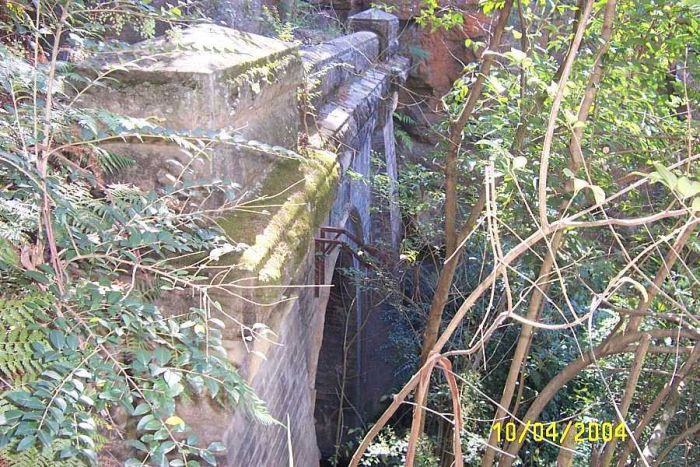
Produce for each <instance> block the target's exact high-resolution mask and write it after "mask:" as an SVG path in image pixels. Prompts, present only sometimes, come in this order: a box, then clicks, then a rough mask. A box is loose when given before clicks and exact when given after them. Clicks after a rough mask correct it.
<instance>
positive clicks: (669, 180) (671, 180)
mask: <svg viewBox="0 0 700 467" xmlns="http://www.w3.org/2000/svg"><path fill="white" fill-rule="evenodd" d="M654 168H655V169H656V172H657V173H658V174H659V176H660V177H661V181H662V182H663V183H664V184H665V185H666V186H667V187H669V188H670V189H672V190H675V189H676V185H677V184H678V177H676V176H675V175H674V174H673V172H671V171H670V170H668V169H667V168H666V167H664V166H663V165H661V164H659V163H658V162H654Z"/></svg>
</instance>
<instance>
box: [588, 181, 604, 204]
mask: <svg viewBox="0 0 700 467" xmlns="http://www.w3.org/2000/svg"><path fill="white" fill-rule="evenodd" d="M591 190H593V198H594V199H595V202H596V204H603V202H604V201H605V191H603V189H602V188H601V187H599V186H597V185H591Z"/></svg>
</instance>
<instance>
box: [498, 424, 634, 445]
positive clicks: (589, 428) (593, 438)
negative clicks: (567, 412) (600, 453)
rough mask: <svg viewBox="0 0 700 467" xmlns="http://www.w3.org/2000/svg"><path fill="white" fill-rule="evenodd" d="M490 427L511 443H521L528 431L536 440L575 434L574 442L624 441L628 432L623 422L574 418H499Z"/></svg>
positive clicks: (561, 440)
mask: <svg viewBox="0 0 700 467" xmlns="http://www.w3.org/2000/svg"><path fill="white" fill-rule="evenodd" d="M491 431H495V432H496V439H497V440H498V442H502V441H506V442H508V443H512V442H514V441H517V442H518V443H522V442H524V441H525V438H526V437H527V436H528V435H529V436H530V437H531V438H532V440H533V441H535V442H537V443H540V442H543V441H545V440H547V441H551V442H553V443H557V444H563V443H564V440H565V439H566V437H567V436H573V440H574V442H575V443H585V442H589V443H597V442H600V441H602V442H605V443H607V442H610V441H612V440H617V441H624V440H626V439H627V436H629V435H628V434H627V431H626V430H625V425H624V423H617V424H614V423H613V422H597V421H588V422H575V421H573V420H569V421H568V422H566V423H557V422H530V421H528V422H525V424H524V425H520V424H518V423H515V422H513V421H510V422H506V423H502V422H496V423H494V424H493V425H492V426H491Z"/></svg>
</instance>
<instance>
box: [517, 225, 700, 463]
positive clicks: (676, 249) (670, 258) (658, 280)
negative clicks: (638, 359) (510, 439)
mask: <svg viewBox="0 0 700 467" xmlns="http://www.w3.org/2000/svg"><path fill="white" fill-rule="evenodd" d="M696 225H697V223H693V224H691V225H689V226H688V227H686V228H685V229H684V230H683V231H682V233H681V234H680V235H679V237H678V239H677V240H676V242H674V244H673V246H672V247H671V249H670V251H669V252H668V253H667V254H666V257H665V258H664V262H663V265H662V266H661V268H660V269H659V271H658V272H657V274H656V277H655V279H654V283H653V284H652V285H650V286H649V287H647V295H648V297H649V300H647V301H644V302H640V304H639V306H638V311H642V312H644V311H646V310H648V308H649V305H650V302H651V301H652V300H653V299H654V297H655V296H656V295H657V294H658V292H659V290H660V286H661V285H662V284H663V282H664V281H665V280H666V277H667V276H668V274H669V272H670V271H671V269H672V268H673V266H674V264H675V262H676V260H677V259H678V255H679V253H680V251H681V250H682V249H683V248H684V247H685V244H686V243H687V242H688V240H689V239H690V236H691V234H692V232H693V231H694V229H695V227H696ZM523 329H524V326H523ZM629 331H631V332H629ZM635 333H636V329H629V328H628V332H627V333H626V335H632V334H635ZM616 339H617V338H616V337H615V336H610V338H608V339H606V340H605V341H604V342H603V343H602V344H601V345H599V346H598V347H597V349H595V350H593V352H594V353H595V352H598V351H599V350H600V351H604V350H605V348H606V347H607V346H609V345H611V344H610V343H611V342H614V341H615V340H616ZM581 361H582V358H579V359H577V360H575V361H574V362H572V363H571V364H569V365H568V366H567V367H566V368H565V369H564V370H562V372H563V371H566V370H567V369H569V368H570V366H571V365H573V364H574V363H576V362H581ZM586 366H588V365H585V366H583V367H581V369H583V368H585V367H586ZM569 371H570V370H569ZM579 371H580V370H579ZM560 374H561V373H560ZM558 376H559V375H557V377H558ZM574 376H575V375H574ZM557 377H555V379H556V378H557ZM572 378H573V376H572ZM552 381H554V380H552ZM567 381H568V380H567ZM550 384H551V382H550ZM547 387H550V385H549V384H548V385H547ZM557 391H558V389H557ZM553 396H554V394H551V395H549V396H545V391H544V390H543V391H542V392H541V393H540V395H539V396H538V397H537V399H535V401H534V402H533V404H532V405H531V407H530V410H528V412H527V414H526V415H525V416H524V420H525V421H528V420H529V421H534V420H531V419H530V418H528V415H529V414H531V411H532V410H533V407H534V406H535V404H537V403H538V401H539V400H540V399H541V398H542V397H548V398H549V399H551V397H553ZM626 397H627V396H625V398H626ZM549 399H547V400H549ZM630 402H631V399H630ZM540 411H541V409H540ZM535 413H536V414H537V415H539V411H535ZM512 446H513V444H511V448H512ZM518 447H519V446H518ZM630 449H631V446H630ZM511 453H512V454H515V453H517V451H516V452H511ZM504 462H512V461H509V460H508V459H504ZM507 465H509V464H507Z"/></svg>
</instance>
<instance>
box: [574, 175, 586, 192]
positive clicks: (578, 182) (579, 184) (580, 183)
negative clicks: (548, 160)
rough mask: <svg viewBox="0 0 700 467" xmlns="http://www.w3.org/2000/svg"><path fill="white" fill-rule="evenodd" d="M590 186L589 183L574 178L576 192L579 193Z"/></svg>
mask: <svg viewBox="0 0 700 467" xmlns="http://www.w3.org/2000/svg"><path fill="white" fill-rule="evenodd" d="M587 186H588V182H587V181H585V180H581V179H580V178H574V192H576V193H578V192H579V191H581V190H583V189H584V188H586V187H587Z"/></svg>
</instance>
